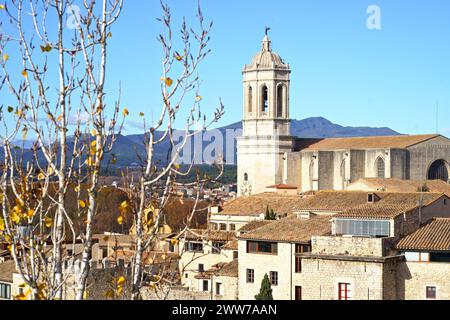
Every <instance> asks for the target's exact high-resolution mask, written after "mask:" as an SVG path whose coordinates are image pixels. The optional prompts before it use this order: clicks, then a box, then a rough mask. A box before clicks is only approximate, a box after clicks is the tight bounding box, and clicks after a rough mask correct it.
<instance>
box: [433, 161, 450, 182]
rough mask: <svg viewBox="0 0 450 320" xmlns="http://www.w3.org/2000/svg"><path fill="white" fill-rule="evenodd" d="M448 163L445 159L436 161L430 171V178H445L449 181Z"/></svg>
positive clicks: (444, 179)
mask: <svg viewBox="0 0 450 320" xmlns="http://www.w3.org/2000/svg"><path fill="white" fill-rule="evenodd" d="M448 178H449V177H448V169H447V163H446V162H445V161H444V160H437V161H435V162H434V163H433V164H432V165H431V167H430V170H429V171H428V179H429V180H443V181H445V182H447V181H448Z"/></svg>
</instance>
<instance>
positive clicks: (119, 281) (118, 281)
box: [117, 277, 126, 287]
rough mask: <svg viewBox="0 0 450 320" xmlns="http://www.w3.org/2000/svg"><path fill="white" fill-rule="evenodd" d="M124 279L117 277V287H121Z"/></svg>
mask: <svg viewBox="0 0 450 320" xmlns="http://www.w3.org/2000/svg"><path fill="white" fill-rule="evenodd" d="M125 282H126V280H125V278H124V277H120V278H119V279H117V286H118V287H123V286H124V284H125Z"/></svg>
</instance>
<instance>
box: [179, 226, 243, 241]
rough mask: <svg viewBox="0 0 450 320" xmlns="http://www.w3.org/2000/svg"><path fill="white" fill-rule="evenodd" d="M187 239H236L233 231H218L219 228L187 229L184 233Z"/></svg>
mask: <svg viewBox="0 0 450 320" xmlns="http://www.w3.org/2000/svg"><path fill="white" fill-rule="evenodd" d="M185 236H186V239H187V240H197V241H201V240H209V241H232V240H236V233H235V232H234V231H219V230H207V229H200V230H188V231H186V233H185Z"/></svg>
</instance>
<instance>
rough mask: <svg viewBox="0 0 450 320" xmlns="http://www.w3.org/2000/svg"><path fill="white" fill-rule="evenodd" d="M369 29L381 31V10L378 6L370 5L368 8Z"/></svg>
mask: <svg viewBox="0 0 450 320" xmlns="http://www.w3.org/2000/svg"><path fill="white" fill-rule="evenodd" d="M367 14H368V15H369V16H368V17H367V29H369V30H381V8H380V6H378V5H375V4H373V5H370V6H369V7H368V8H367Z"/></svg>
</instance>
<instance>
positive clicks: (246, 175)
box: [244, 173, 248, 182]
mask: <svg viewBox="0 0 450 320" xmlns="http://www.w3.org/2000/svg"><path fill="white" fill-rule="evenodd" d="M244 181H245V182H248V173H244Z"/></svg>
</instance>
